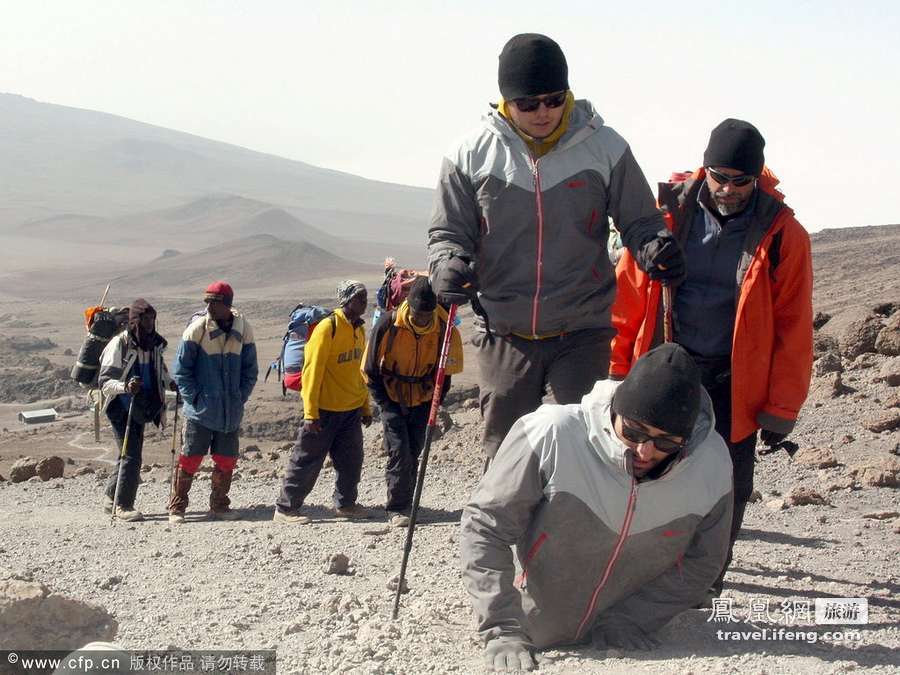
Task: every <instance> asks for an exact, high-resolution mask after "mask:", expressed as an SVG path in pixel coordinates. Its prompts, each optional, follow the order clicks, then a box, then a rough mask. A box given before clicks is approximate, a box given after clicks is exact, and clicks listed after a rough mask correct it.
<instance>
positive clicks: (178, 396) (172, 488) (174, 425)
mask: <svg viewBox="0 0 900 675" xmlns="http://www.w3.org/2000/svg"><path fill="white" fill-rule="evenodd" d="M179 400H181V394H180V393H179V392H177V391H176V392H175V418H174V419H173V420H172V466H171V468H170V469H169V501H170V502H171V501H172V495H173V494H175V446H176V444H177V443H178V401H179Z"/></svg>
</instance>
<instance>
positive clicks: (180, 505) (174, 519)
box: [166, 466, 194, 524]
mask: <svg viewBox="0 0 900 675" xmlns="http://www.w3.org/2000/svg"><path fill="white" fill-rule="evenodd" d="M193 482H194V477H193V476H192V475H191V474H189V473H188V472H187V471H185V470H184V469H183V468H182V467H181V466H177V467H176V468H175V484H174V486H173V487H172V497H171V498H170V499H169V505H168V507H167V508H166V510H167V511H168V512H169V522H170V523H173V524H174V523H183V522H184V512H185V511H187V507H188V492H190V490H191V484H192V483H193Z"/></svg>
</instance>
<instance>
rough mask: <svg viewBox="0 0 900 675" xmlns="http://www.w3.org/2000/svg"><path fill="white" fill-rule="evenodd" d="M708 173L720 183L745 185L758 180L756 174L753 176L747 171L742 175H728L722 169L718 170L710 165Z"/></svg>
mask: <svg viewBox="0 0 900 675" xmlns="http://www.w3.org/2000/svg"><path fill="white" fill-rule="evenodd" d="M706 173H707V174H708V175H710V176H712V179H713V180H714V181H716V182H717V183H718V184H719V185H728V183H731V184H732V185H734V186H735V187H744V186H746V185H750V183H752V182H753V181H755V180H756V176H751V175H749V174H746V173H743V174H741V175H740V176H726V175H725V174H724V173H722V172H721V171H716V170H715V169H711V168H709V167H706Z"/></svg>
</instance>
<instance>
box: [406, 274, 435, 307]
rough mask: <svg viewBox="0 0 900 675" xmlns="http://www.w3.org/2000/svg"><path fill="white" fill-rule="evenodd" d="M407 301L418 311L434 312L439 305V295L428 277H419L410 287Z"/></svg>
mask: <svg viewBox="0 0 900 675" xmlns="http://www.w3.org/2000/svg"><path fill="white" fill-rule="evenodd" d="M406 302H407V303H408V304H409V306H410V307H411V308H412V309H414V310H415V311H417V312H433V311H434V308H435V307H437V296H436V295H435V294H434V291H433V290H432V289H431V284H430V283H428V277H417V278H416V280H415V281H413V282H412V285H411V286H410V287H409V294H408V295H407V296H406Z"/></svg>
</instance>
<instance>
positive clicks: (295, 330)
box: [263, 302, 337, 396]
mask: <svg viewBox="0 0 900 675" xmlns="http://www.w3.org/2000/svg"><path fill="white" fill-rule="evenodd" d="M325 318H330V319H331V337H334V334H335V332H336V331H337V321H336V319H335V316H334V312H331V311H329V310H327V309H325V308H324V307H320V306H319V305H309V306H307V305H304V304H303V303H302V302H301V303H300V304H299V305H297V306H296V307H294V309H293V310H292V311H291V316H290V319H289V320H288V326H287V331H285V334H284V337H283V338H281V352H280V353H279V354H278V358H277V359H275V360H274V361H272V363H270V364H269V368H268V370H266V376H265V378H264V379H263V381H267V380H268V379H269V374H270V373H271V372H272V371H275V372H276V373H277V374H278V379H279V381H280V382H281V395H282V396H285V395H286V394H287V390H288V389H291V390H292V391H300V388H301V386H302V382H301V378H300V376H301V374H302V373H303V353H304V350H305V349H306V343H307V342H308V341H309V337H310V336H311V335H312V332H313V330H314V329H315V327H316V326H317V325H318V324H319V322H320V321H322V320H323V319H325Z"/></svg>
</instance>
